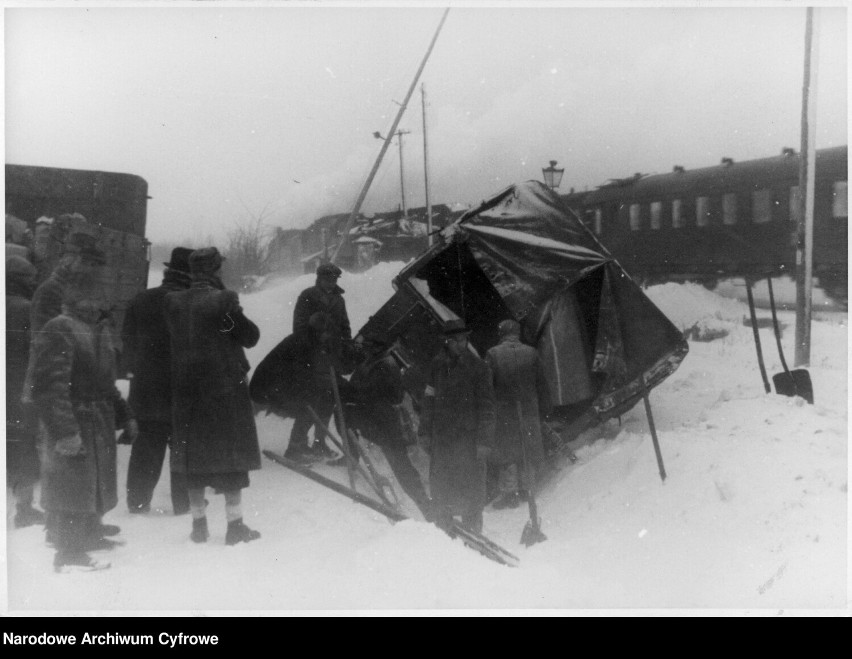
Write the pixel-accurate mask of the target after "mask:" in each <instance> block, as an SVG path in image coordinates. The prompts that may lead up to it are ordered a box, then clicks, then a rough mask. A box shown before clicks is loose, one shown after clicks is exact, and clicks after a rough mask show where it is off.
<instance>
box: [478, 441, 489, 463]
mask: <svg viewBox="0 0 852 659" xmlns="http://www.w3.org/2000/svg"><path fill="white" fill-rule="evenodd" d="M491 452H492V449H491V447H490V446H483V445H482V444H477V445H476V459H477V460H482V461H487V460H488V458H489V457H491Z"/></svg>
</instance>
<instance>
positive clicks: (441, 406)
mask: <svg viewBox="0 0 852 659" xmlns="http://www.w3.org/2000/svg"><path fill="white" fill-rule="evenodd" d="M468 336H469V331H468V330H467V328H466V327H465V325H464V322H463V321H461V320H450V321H448V322H447V323H446V324H445V326H444V338H445V345H444V347H443V348H442V349H441V351H440V352H439V353H438V355H437V356H436V357H435V358H434V359H433V360H432V362H431V364H430V366H429V374H428V378H427V386H426V391H425V396H424V409H423V417H422V418H421V425H420V432H421V434H423V435H425V436H426V439H427V445H428V449H427V450H428V452H429V455H430V458H431V461H430V466H429V484H430V490H431V494H432V499H433V500H434V502H435V505H436V506H437V507H438V509H439V510H440V511H442V512H441V514H442V515H443V517H444V520H443V521H444V523H446V522H448V521H450V520H449V517H451V516H457V515H461V519H462V523H464V524H465V525H466V526H467V527H468V528H470V529H472V530H474V531H477V532H481V531H482V511H483V509H484V508H485V505H486V490H485V487H486V480H485V479H486V472H485V469H486V466H485V461H486V459H487V457H488V455H489V453H490V452H491V447H492V445H493V441H494V389H493V387H492V383H491V373H490V371H489V369H488V365H487V364H486V363H485V362H484V361H482V360H481V359H480V358H479V357H477V356H476V355H475V354H474V353H473V352H471V351H470V349H469V347H468Z"/></svg>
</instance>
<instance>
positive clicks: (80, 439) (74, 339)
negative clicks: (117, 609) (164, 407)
mask: <svg viewBox="0 0 852 659" xmlns="http://www.w3.org/2000/svg"><path fill="white" fill-rule="evenodd" d="M99 296H100V291H99V289H98V287H97V286H91V285H89V286H83V285H73V286H69V287H67V288H66V290H65V293H64V295H63V298H62V313H61V314H59V315H58V316H56V317H55V318H52V319H51V320H49V321H48V322H47V323H45V325H44V327H43V328H42V331H41V332H39V333H38V334H36V335H35V336H34V338H33V342H32V351H31V353H32V359H31V360H30V361H31V364H32V383H33V400H34V402H35V405H36V408H37V410H38V415H39V421H40V427H41V429H42V430H41V432H42V433H43V458H42V459H43V463H42V464H43V471H42V489H41V503H42V506H43V507H44V509H45V510H46V511H47V513H48V523H47V527H48V533H49V535H50V538H51V540H50V541H51V542H53V544H54V545H55V547H56V550H57V551H56V556H55V558H54V567H55V569H56V570H57V571H60V572H64V571H66V570H68V569H83V570H93V569H99V568H102V567H108V566H109V564H104V563H101V562H99V561H96V560H94V559H92V558H91V557H90V556H89V555H88V553H87V552H88V551H93V550H99V549H111V548H112V546H113V545H114V544H115V543H113V542H111V541H110V540H108V539H106V538H103V537H102V536H103V534H104V531H103V530H101V531H100V532H98V531H97V527H99V526H102V525H101V522H100V518H101V516H102V515H104V514H105V513H106V512H108V511H110V510H112V509H113V508H114V507H115V506H116V504H117V502H118V496H117V488H116V481H117V479H116V471H117V470H116V443H115V433H116V427H121V426H124V428H125V432H131V434H132V431H131V428H130V426H131V425H132V424H131V421H132V412H131V410H130V408H129V406H128V405H127V403H126V402H125V401H124V400H123V399H122V398H121V394H120V393H119V391H118V389H117V388H116V386H115V378H116V364H115V357H116V353H115V350H114V347H113V344H112V336H111V332H110V330H109V329H108V328H107V327H106V324H105V323H104V321H103V320H102V319H101V307H100V299H99Z"/></svg>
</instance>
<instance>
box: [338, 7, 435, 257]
mask: <svg viewBox="0 0 852 659" xmlns="http://www.w3.org/2000/svg"><path fill="white" fill-rule="evenodd" d="M449 12H450V9H449V7H448V8H447V9H445V10H444V13H443V14H442V15H441V22H440V23H438V29H436V30H435V34H434V35H433V36H432V41H430V42H429V48H428V49H427V50H426V55H424V56H423V61H422V62H421V63H420V67H419V68H418V69H417V73H415V74H414V80H412V81H411V86H410V87H409V88H408V92H407V93H406V94H405V100H404V101H403V102H402V105H400V106H399V112H397V115H396V118H395V119H394V120H393V125H392V126H391V129H390V134H391V135H392V134H393V133H395V132H396V128H397V126H399V122H400V119H402V115H403V113H404V112H405V108H406V107H408V101H409V100H410V99H411V95H412V94H413V93H414V89H415V87H416V86H417V81H418V80H419V79H420V74H421V73H423V68H424V67H425V66H426V62H427V61H428V60H429V55H431V54H432V49H433V48H434V47H435V42H436V41H437V40H438V35H439V34H440V33H441V28H442V27H444V21H446V20H447V14H448V13H449ZM389 144H390V142H389V141H388V140H385V143H384V144H383V145H382V148H381V150H380V151H379V155H378V157H377V158H376V162H375V163H373V168H372V169H371V170H370V173H369V174H368V175H367V180H366V181H365V182H364V185H363V187H362V188H361V192H360V193H359V194H358V199H357V200H356V201H355V207H354V208H353V209H352V212H351V213H350V214H349V219H348V220H346V226H345V227H344V228H343V235H342V236H341V237H340V244H339V245H338V246H337V249H336V250H334V254H333V255H332V257H331V262H332V263H334V262H335V261H336V260H337V257H338V255H339V254H340V251H341V250H342V249H343V247H344V245H346V243H347V241H348V240H349V230H350V229H351V228H352V225H353V224H354V223H355V218H356V217H358V211H359V210H361V204H362V203H363V202H364V198H365V197H366V196H367V191H368V190H369V189H370V184H371V183H372V182H373V179H374V178H375V176H376V172H377V171H378V169H379V165H381V163H382V158H383V157H384V155H385V151H387V149H388V145H389Z"/></svg>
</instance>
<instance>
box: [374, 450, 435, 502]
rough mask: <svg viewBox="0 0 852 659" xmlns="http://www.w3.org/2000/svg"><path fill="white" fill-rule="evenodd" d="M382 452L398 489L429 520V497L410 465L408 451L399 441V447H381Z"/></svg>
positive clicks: (412, 466) (417, 474) (416, 472)
mask: <svg viewBox="0 0 852 659" xmlns="http://www.w3.org/2000/svg"><path fill="white" fill-rule="evenodd" d="M382 452H383V453H384V454H385V459H386V460H387V461H388V465H389V466H390V468H391V471H393V475H394V476H395V477H396V480H397V481H399V485H400V487H402V489H403V491H404V492H405V493H406V494H407V495H408V496H409V498H410V499H411V500H412V501H413V502H414V503H415V504H416V505H417V507H418V508H419V509H420V512H421V513H423V516H424V517H426V518H427V519H430V518H431V516H432V512H433V511H432V506H431V505H430V501H429V496H428V495H427V494H426V488H424V487H423V481H421V480H420V474H419V473H418V471H417V470H416V469H415V468H414V465H413V464H411V459H410V458H409V457H408V449H407V448H406V447H405V446H404V445H403V444H402V442H401V441H400V443H399V445H395V446H391V447H385V446H383V447H382Z"/></svg>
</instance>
